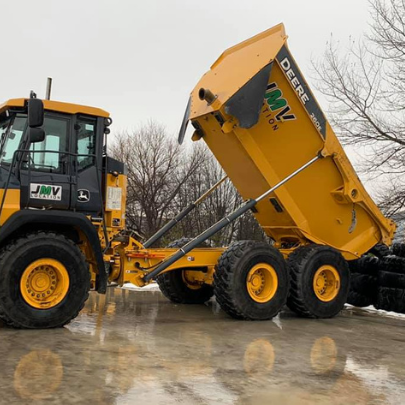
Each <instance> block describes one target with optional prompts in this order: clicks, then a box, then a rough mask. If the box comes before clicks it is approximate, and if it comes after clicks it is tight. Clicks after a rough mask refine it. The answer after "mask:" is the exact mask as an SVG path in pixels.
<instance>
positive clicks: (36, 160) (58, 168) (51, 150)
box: [30, 116, 69, 173]
mask: <svg viewBox="0 0 405 405" xmlns="http://www.w3.org/2000/svg"><path fill="white" fill-rule="evenodd" d="M43 129H44V130H45V139H44V141H43V142H39V143H34V144H32V145H31V147H30V150H31V151H32V152H33V153H31V158H32V163H31V169H34V170H38V171H44V172H50V173H66V167H67V164H66V163H67V162H68V158H67V154H66V152H68V148H69V144H68V130H69V121H68V120H67V119H64V118H59V117H49V116H47V117H45V121H44V125H43Z"/></svg>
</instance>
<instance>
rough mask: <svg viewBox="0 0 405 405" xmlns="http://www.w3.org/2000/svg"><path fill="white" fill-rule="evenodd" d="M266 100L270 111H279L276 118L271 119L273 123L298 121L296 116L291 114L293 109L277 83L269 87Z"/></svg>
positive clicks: (265, 96)
mask: <svg viewBox="0 0 405 405" xmlns="http://www.w3.org/2000/svg"><path fill="white" fill-rule="evenodd" d="M264 99H265V105H266V107H267V108H268V109H269V110H270V111H273V112H275V111H278V112H277V114H276V116H275V117H274V118H271V120H272V121H273V123H274V121H279V122H281V121H292V120H295V119H297V118H296V116H295V115H294V114H291V107H290V106H289V105H288V102H287V100H286V99H285V98H284V97H283V92H282V91H281V90H280V89H279V88H278V86H277V83H270V84H269V85H268V86H267V90H266V94H265V95H264ZM264 112H265V111H264ZM271 124H272V123H271Z"/></svg>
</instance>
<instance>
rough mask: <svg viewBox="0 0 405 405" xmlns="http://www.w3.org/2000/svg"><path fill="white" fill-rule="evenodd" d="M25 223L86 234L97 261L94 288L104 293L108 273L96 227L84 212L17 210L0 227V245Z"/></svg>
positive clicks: (24, 225)
mask: <svg viewBox="0 0 405 405" xmlns="http://www.w3.org/2000/svg"><path fill="white" fill-rule="evenodd" d="M27 225H33V227H34V228H36V227H37V228H38V229H41V225H52V226H55V225H56V226H57V225H63V226H66V227H70V228H75V229H80V230H81V231H82V232H83V233H84V234H85V235H86V237H87V239H88V242H89V243H90V246H91V247H92V249H93V252H94V256H95V258H96V261H97V268H98V274H97V280H96V290H97V291H98V292H99V293H100V294H105V293H106V290H107V278H108V275H107V272H106V268H105V266H104V261H103V252H102V250H101V245H100V240H99V238H98V234H97V231H96V228H95V227H94V225H93V224H92V223H91V221H90V220H89V219H88V218H87V217H86V216H85V215H84V214H80V213H77V212H70V211H61V210H52V211H51V210H49V211H44V210H22V211H17V212H16V213H14V214H13V215H12V216H11V217H10V218H9V219H8V220H7V222H6V223H5V224H4V225H3V226H2V227H1V228H0V245H2V244H4V243H5V242H6V241H7V239H8V238H9V237H10V236H11V235H12V234H13V233H15V232H16V231H18V229H21V228H23V227H26V226H27Z"/></svg>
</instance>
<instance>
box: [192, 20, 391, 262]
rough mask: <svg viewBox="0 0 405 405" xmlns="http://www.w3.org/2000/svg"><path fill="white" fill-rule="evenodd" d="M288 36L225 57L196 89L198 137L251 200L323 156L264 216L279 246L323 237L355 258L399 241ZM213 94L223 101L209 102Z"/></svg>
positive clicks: (263, 39) (263, 38)
mask: <svg viewBox="0 0 405 405" xmlns="http://www.w3.org/2000/svg"><path fill="white" fill-rule="evenodd" d="M286 41H287V36H286V34H285V31H284V26H283V25H282V24H280V25H278V26H276V27H274V28H272V29H270V30H268V31H265V32H264V33H262V34H259V35H257V36H256V37H253V38H251V39H249V40H247V41H245V42H243V43H241V44H239V45H236V46H235V47H232V48H230V49H228V50H227V51H225V52H224V53H223V54H222V55H221V56H220V58H219V59H218V60H217V61H216V62H215V63H214V65H213V66H212V67H211V70H210V71H208V72H207V73H206V74H205V75H204V76H203V77H202V79H201V80H200V82H199V83H198V85H197V86H196V87H195V89H194V90H193V92H192V94H191V104H190V112H189V119H190V120H191V122H192V124H193V126H194V127H195V128H196V131H195V133H194V135H193V139H194V140H197V139H200V138H202V139H203V140H204V141H205V142H206V143H207V145H208V146H209V148H210V149H211V151H212V152H213V153H214V155H215V157H216V158H217V160H218V161H219V162H220V164H221V165H222V167H223V169H224V170H225V172H226V173H227V175H228V176H229V178H230V179H231V181H232V182H233V184H234V185H235V187H236V188H237V190H238V191H239V193H240V194H241V195H242V197H243V198H244V199H254V198H257V197H258V196H259V195H261V194H262V193H264V192H265V191H267V190H269V189H270V188H271V187H272V186H274V185H275V184H277V183H278V182H280V181H281V180H283V179H284V178H286V177H287V176H288V175H290V174H291V173H292V172H294V171H295V170H297V169H298V168H299V167H301V166H302V165H304V164H305V163H306V162H308V161H310V160H311V159H312V158H314V157H315V156H317V155H318V154H321V155H322V159H319V160H317V161H316V162H315V163H314V164H312V165H311V166H310V167H308V168H307V169H305V170H304V171H302V172H301V173H300V174H298V175H297V176H296V177H294V178H293V179H291V180H289V181H288V182H287V183H286V184H285V185H284V186H282V187H281V188H279V189H278V190H276V191H275V192H274V193H273V194H272V195H270V197H269V198H266V199H264V200H262V201H261V202H259V203H258V204H257V206H256V209H257V210H255V211H256V212H255V214H254V215H255V216H256V218H257V220H258V222H259V223H260V225H261V226H262V228H263V230H264V231H265V232H266V234H267V235H268V236H269V237H271V238H273V239H274V240H275V242H276V246H277V247H279V248H283V247H284V248H290V247H295V246H298V245H300V244H306V243H309V242H314V243H319V244H326V245H329V246H332V247H334V248H336V249H338V250H339V251H341V252H342V254H343V255H344V256H345V257H346V258H347V259H354V258H356V257H359V256H360V255H362V254H363V253H365V252H367V251H368V250H369V249H370V248H371V247H373V246H374V245H375V244H377V243H385V244H390V243H391V240H392V237H393V234H394V231H395V224H394V222H393V221H392V220H390V219H387V218H385V217H384V216H383V215H382V213H381V212H380V210H379V209H378V208H377V206H376V204H375V203H374V202H373V200H372V199H371V198H370V196H369V195H368V193H367V192H366V190H365V189H364V187H363V185H362V184H361V182H360V180H359V179H358V177H357V175H356V172H355V171H354V169H353V167H352V165H351V163H350V162H349V160H348V158H347V156H346V154H345V152H344V150H343V148H342V146H341V145H340V143H339V141H338V139H337V137H336V135H335V134H334V132H333V130H332V128H331V127H330V125H329V123H328V122H327V120H326V118H325V115H324V114H323V112H322V111H321V109H320V107H319V105H318V103H317V102H316V100H315V98H314V96H313V94H312V92H311V90H310V89H309V87H308V85H307V83H306V82H305V79H304V78H303V76H302V73H301V72H300V71H299V69H298V66H297V65H296V62H295V61H294V59H293V57H292V56H291V54H290V52H289V50H288V48H287V43H286ZM207 90H208V91H209V92H210V93H211V94H213V95H214V97H213V98H211V99H208V98H205V99H203V97H204V93H206V92H207ZM207 100H208V101H207Z"/></svg>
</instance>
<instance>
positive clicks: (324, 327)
mask: <svg viewBox="0 0 405 405" xmlns="http://www.w3.org/2000/svg"><path fill="white" fill-rule="evenodd" d="M404 330H405V319H395V318H390V317H384V316H381V315H379V314H370V313H367V312H366V311H362V310H348V309H346V310H345V311H343V313H342V314H341V315H340V316H338V317H337V318H335V319H330V320H308V319H300V318H298V317H296V316H294V315H293V314H291V313H289V312H285V313H282V314H281V315H280V316H279V317H277V318H276V319H274V320H273V321H268V322H241V321H235V320H233V319H231V318H229V317H228V316H226V315H225V314H224V313H223V312H222V311H220V310H219V308H218V307H217V305H216V304H215V302H210V303H209V304H208V305H206V306H184V305H173V304H171V303H169V302H168V301H166V299H165V298H163V296H162V295H161V294H160V292H158V291H145V292H144V291H142V292H139V291H129V290H122V289H115V290H113V289H110V290H109V294H108V295H107V297H103V296H97V295H96V294H92V295H91V297H90V299H89V301H88V303H87V305H86V308H85V309H84V310H83V312H82V313H81V314H80V316H79V317H78V318H77V319H76V320H75V321H74V322H73V323H72V324H71V325H69V326H68V327H66V328H64V329H59V330H48V331H24V330H13V329H9V328H6V327H4V326H1V327H0V342H1V345H0V359H1V362H0V394H1V395H0V403H1V404H148V405H152V404H162V405H168V404H187V405H192V404H199V405H204V404H255V405H267V404H277V405H278V404H300V405H301V404H401V403H404V402H405V350H404V347H405V335H404Z"/></svg>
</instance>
